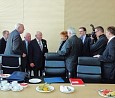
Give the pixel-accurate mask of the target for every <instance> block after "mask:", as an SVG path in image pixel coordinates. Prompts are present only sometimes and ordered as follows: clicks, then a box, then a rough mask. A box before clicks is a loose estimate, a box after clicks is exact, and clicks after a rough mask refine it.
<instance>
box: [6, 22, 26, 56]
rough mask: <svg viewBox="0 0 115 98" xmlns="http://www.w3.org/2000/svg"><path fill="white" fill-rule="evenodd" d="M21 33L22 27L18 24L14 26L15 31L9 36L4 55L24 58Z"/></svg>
mask: <svg viewBox="0 0 115 98" xmlns="http://www.w3.org/2000/svg"><path fill="white" fill-rule="evenodd" d="M23 31H24V25H23V24H20V23H18V24H16V26H15V30H14V31H12V32H11V33H10V34H9V37H8V40H7V44H6V48H5V52H4V54H7V55H13V54H14V55H21V56H22V57H25V56H26V54H24V53H23V48H22V39H21V36H20V34H22V33H23Z"/></svg>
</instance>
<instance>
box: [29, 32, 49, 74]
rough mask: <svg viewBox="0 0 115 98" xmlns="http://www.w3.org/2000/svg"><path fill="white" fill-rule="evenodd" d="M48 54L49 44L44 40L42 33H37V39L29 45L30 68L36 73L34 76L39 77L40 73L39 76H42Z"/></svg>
mask: <svg viewBox="0 0 115 98" xmlns="http://www.w3.org/2000/svg"><path fill="white" fill-rule="evenodd" d="M46 52H48V49H47V42H46V40H44V39H42V33H41V32H40V31H37V32H36V35H35V39H33V40H32V41H31V42H30V44H29V61H30V67H31V69H32V70H33V71H34V76H38V72H40V74H39V76H41V75H42V70H43V69H44V63H45V57H44V54H45V53H46Z"/></svg>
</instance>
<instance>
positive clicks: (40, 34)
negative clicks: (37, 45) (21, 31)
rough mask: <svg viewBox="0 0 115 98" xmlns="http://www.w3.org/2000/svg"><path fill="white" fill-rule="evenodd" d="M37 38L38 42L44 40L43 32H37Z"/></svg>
mask: <svg viewBox="0 0 115 98" xmlns="http://www.w3.org/2000/svg"><path fill="white" fill-rule="evenodd" d="M35 37H36V38H37V39H38V40H41V39H42V32H40V31H37V32H36V35H35Z"/></svg>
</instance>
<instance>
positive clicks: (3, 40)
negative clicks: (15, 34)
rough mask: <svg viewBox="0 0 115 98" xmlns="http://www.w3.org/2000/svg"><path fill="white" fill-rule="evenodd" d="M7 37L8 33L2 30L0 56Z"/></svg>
mask: <svg viewBox="0 0 115 98" xmlns="http://www.w3.org/2000/svg"><path fill="white" fill-rule="evenodd" d="M8 36H9V31H7V30H4V31H3V37H2V38H1V39H0V54H4V51H5V48H6V42H7V39H8Z"/></svg>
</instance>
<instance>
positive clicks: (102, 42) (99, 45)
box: [90, 26, 108, 56]
mask: <svg viewBox="0 0 115 98" xmlns="http://www.w3.org/2000/svg"><path fill="white" fill-rule="evenodd" d="M95 34H96V37H97V41H96V42H94V38H92V37H91V43H90V51H91V55H92V56H94V55H97V54H99V55H101V54H102V53H103V51H104V50H105V47H106V45H107V41H108V40H107V37H106V36H105V35H104V29H103V27H101V26H98V27H96V28H95Z"/></svg>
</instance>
